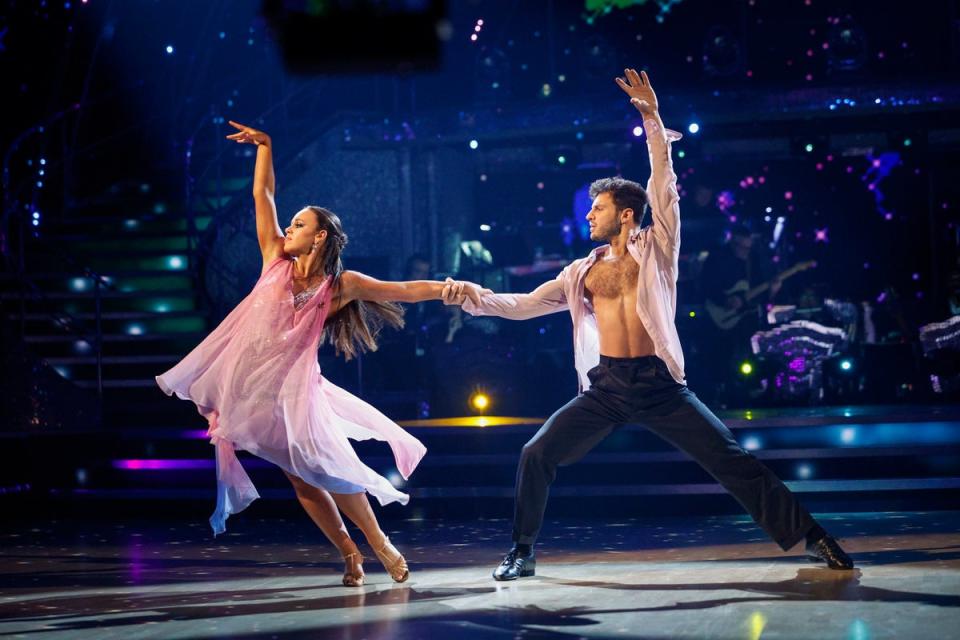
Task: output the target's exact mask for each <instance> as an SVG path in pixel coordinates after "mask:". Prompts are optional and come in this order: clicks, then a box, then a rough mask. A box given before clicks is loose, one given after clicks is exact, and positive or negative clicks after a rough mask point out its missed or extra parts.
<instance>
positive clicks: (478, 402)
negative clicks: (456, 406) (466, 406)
mask: <svg viewBox="0 0 960 640" xmlns="http://www.w3.org/2000/svg"><path fill="white" fill-rule="evenodd" d="M470 406H471V407H473V408H474V409H476V410H477V411H483V410H485V409H486V408H487V407H489V406H490V397H489V396H487V394H485V393H483V392H480V391H478V392H476V393H474V394H473V395H472V396H470Z"/></svg>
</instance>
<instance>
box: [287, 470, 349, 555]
mask: <svg viewBox="0 0 960 640" xmlns="http://www.w3.org/2000/svg"><path fill="white" fill-rule="evenodd" d="M284 473H285V474H286V476H287V478H288V479H289V480H290V484H292V485H293V489H294V491H296V492H297V500H299V501H300V505H301V506H302V507H303V510H304V511H306V512H307V515H309V516H310V519H311V520H313V522H314V523H315V524H316V525H317V526H318V527H319V528H320V530H321V531H323V534H324V535H325V536H327V538H329V540H330V542H332V543H333V544H334V546H336V547H337V549H338V550H339V551H340V555H342V556H343V557H347V556H348V555H349V554H351V553H356V552H357V545H356V543H355V542H354V541H353V540H352V539H351V538H350V534H349V533H348V532H347V527H346V525H345V524H344V523H343V518H341V517H340V512H339V511H338V510H337V504H336V503H335V502H334V499H333V497H332V496H331V495H330V494H329V493H328V492H326V491H324V490H323V489H320V488H318V487H315V486H313V485H312V484H308V483H307V482H304V481H303V480H302V479H301V478H298V477H297V476H295V475H293V474H290V473H287V472H286V471H284ZM364 534H366V531H364Z"/></svg>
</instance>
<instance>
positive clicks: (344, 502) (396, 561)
mask: <svg viewBox="0 0 960 640" xmlns="http://www.w3.org/2000/svg"><path fill="white" fill-rule="evenodd" d="M330 495H331V496H332V497H333V500H334V501H335V502H336V503H337V506H338V507H340V510H341V511H343V512H344V513H345V514H346V515H347V517H348V518H350V520H351V521H352V522H353V523H354V524H355V525H357V527H359V529H360V531H362V532H363V535H364V537H366V539H367V542H368V543H369V544H370V546H371V547H373V551H374V553H376V554H377V558H379V560H380V562H381V563H383V566H384V568H385V569H386V570H387V573H389V574H390V577H391V578H393V579H394V580H395V581H396V582H403V581H404V580H406V579H407V578H408V577H409V575H410V570H409V568H408V567H407V561H406V560H405V559H404V557H403V555H402V554H401V553H400V552H399V551H397V548H396V547H394V546H393V544H391V542H390V539H389V538H388V537H387V536H386V534H384V533H383V530H382V529H380V523H378V522H377V516H375V515H374V514H373V509H372V508H371V507H370V500H369V499H368V498H367V494H366V493H331V494H330Z"/></svg>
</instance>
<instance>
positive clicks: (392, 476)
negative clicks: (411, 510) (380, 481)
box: [385, 471, 406, 489]
mask: <svg viewBox="0 0 960 640" xmlns="http://www.w3.org/2000/svg"><path fill="white" fill-rule="evenodd" d="M385 475H386V478H387V480H388V481H389V482H390V484H392V485H393V487H394V488H395V489H402V488H403V485H405V484H406V481H405V480H404V479H403V476H401V475H400V474H399V473H397V472H396V471H390V472H387V473H386V474H385Z"/></svg>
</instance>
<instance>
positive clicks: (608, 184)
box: [589, 178, 648, 224]
mask: <svg viewBox="0 0 960 640" xmlns="http://www.w3.org/2000/svg"><path fill="white" fill-rule="evenodd" d="M589 193H590V199H591V200H592V199H593V198H596V197H597V196H598V195H600V194H601V193H609V194H610V197H611V198H613V204H614V205H615V206H616V207H617V211H622V210H624V209H633V221H634V222H635V223H637V224H642V222H643V218H644V216H645V215H646V213H647V202H648V200H647V192H646V191H644V189H643V187H641V186H640V184H639V183H637V182H634V181H633V180H625V179H624V178H600V179H599V180H594V181H593V183H592V184H591V185H590V192H589Z"/></svg>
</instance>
